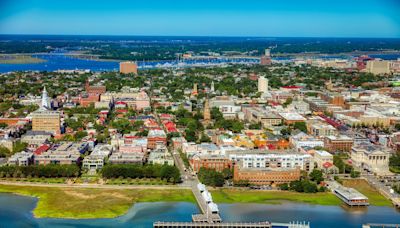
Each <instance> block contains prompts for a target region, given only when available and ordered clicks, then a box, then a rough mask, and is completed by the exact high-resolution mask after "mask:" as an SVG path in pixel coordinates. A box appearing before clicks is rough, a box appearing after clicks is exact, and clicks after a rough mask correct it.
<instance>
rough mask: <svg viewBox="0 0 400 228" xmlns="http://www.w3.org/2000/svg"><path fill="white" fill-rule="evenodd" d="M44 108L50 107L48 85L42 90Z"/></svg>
mask: <svg viewBox="0 0 400 228" xmlns="http://www.w3.org/2000/svg"><path fill="white" fill-rule="evenodd" d="M42 108H45V109H49V108H50V102H49V98H48V96H47V90H46V86H45V87H44V88H43V91H42Z"/></svg>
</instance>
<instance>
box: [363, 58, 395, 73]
mask: <svg viewBox="0 0 400 228" xmlns="http://www.w3.org/2000/svg"><path fill="white" fill-rule="evenodd" d="M366 70H367V72H369V73H372V74H390V61H378V60H373V61H368V62H367V66H366Z"/></svg>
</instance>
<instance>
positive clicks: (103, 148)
mask: <svg viewBox="0 0 400 228" xmlns="http://www.w3.org/2000/svg"><path fill="white" fill-rule="evenodd" d="M113 149H114V148H113V146H111V145H108V144H99V145H97V146H96V147H95V148H94V150H93V152H92V153H91V154H90V155H88V156H86V157H85V158H84V159H83V168H86V169H101V168H103V166H104V160H105V159H106V158H108V157H109V156H110V155H111V153H112V152H113Z"/></svg>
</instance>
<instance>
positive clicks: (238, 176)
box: [233, 164, 301, 185]
mask: <svg viewBox="0 0 400 228" xmlns="http://www.w3.org/2000/svg"><path fill="white" fill-rule="evenodd" d="M300 176H301V173H300V169H298V168H296V169H286V168H242V167H241V165H240V164H236V165H235V166H234V171H233V181H235V182H238V181H249V183H250V184H254V185H277V184H284V183H289V182H291V181H295V180H299V179H300Z"/></svg>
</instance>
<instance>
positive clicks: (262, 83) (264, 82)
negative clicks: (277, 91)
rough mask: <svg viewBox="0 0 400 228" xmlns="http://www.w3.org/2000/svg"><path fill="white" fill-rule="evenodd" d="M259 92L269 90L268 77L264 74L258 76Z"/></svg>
mask: <svg viewBox="0 0 400 228" xmlns="http://www.w3.org/2000/svg"><path fill="white" fill-rule="evenodd" d="M258 92H261V93H263V94H264V93H267V92H268V79H266V78H265V77H264V76H260V77H259V78H258Z"/></svg>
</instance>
